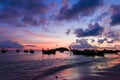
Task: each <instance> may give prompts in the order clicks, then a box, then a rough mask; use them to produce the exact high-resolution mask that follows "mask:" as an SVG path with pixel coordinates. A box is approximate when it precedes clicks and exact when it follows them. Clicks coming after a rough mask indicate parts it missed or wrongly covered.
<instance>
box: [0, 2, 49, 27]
mask: <svg viewBox="0 0 120 80" xmlns="http://www.w3.org/2000/svg"><path fill="white" fill-rule="evenodd" d="M0 3H1V5H0V7H1V8H0V23H2V24H7V25H11V26H19V27H26V26H37V25H41V24H44V23H43V20H44V22H45V20H46V21H47V18H46V14H47V12H48V11H49V9H48V5H46V4H45V3H44V0H0Z"/></svg>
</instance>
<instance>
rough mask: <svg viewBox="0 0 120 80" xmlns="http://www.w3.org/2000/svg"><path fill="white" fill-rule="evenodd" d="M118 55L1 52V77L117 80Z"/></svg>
mask: <svg viewBox="0 0 120 80" xmlns="http://www.w3.org/2000/svg"><path fill="white" fill-rule="evenodd" d="M119 67H120V55H119V54H110V55H106V56H105V57H99V56H96V57H88V56H82V55H72V54H71V53H70V52H65V53H60V52H57V54H56V55H42V53H41V52H40V51H36V52H35V53H34V54H30V53H23V52H20V53H15V52H14V51H11V52H8V53H5V54H0V79H1V80H96V79H97V80H119V79H120V77H119V76H120V75H119V71H120V69H119Z"/></svg>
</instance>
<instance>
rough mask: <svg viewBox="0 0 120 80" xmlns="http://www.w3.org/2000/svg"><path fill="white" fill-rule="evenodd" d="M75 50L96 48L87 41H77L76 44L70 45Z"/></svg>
mask: <svg viewBox="0 0 120 80" xmlns="http://www.w3.org/2000/svg"><path fill="white" fill-rule="evenodd" d="M70 47H71V48H73V49H79V48H95V47H96V46H93V45H91V44H89V43H88V42H87V40H86V39H81V40H78V39H77V40H76V42H75V43H74V44H71V45H70Z"/></svg>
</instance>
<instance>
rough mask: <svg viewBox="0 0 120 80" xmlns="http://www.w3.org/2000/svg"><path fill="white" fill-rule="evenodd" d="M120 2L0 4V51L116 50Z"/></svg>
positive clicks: (13, 0) (14, 0)
mask: <svg viewBox="0 0 120 80" xmlns="http://www.w3.org/2000/svg"><path fill="white" fill-rule="evenodd" d="M119 36H120V0H0V48H34V49H41V48H54V47H60V46H63V47H68V46H71V47H72V48H96V47H99V48H101V47H102V48H104V47H114V48H120V47H119V46H120V37H119Z"/></svg>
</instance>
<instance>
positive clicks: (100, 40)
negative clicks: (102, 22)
mask: <svg viewBox="0 0 120 80" xmlns="http://www.w3.org/2000/svg"><path fill="white" fill-rule="evenodd" d="M105 41H107V38H103V39H99V40H98V43H101V44H102V43H104V42H105Z"/></svg>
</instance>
